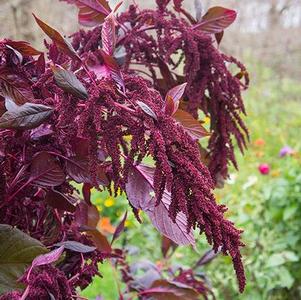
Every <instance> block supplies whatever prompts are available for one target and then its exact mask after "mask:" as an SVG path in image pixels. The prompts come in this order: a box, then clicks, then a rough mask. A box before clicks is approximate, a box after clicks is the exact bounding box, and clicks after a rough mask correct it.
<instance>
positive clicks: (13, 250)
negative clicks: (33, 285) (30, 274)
mask: <svg viewBox="0 0 301 300" xmlns="http://www.w3.org/2000/svg"><path fill="white" fill-rule="evenodd" d="M46 252H48V250H47V248H45V247H44V246H43V244H42V243H40V242H39V241H38V240H36V239H33V238H32V237H30V236H29V235H27V234H25V233H24V232H22V231H21V230H19V229H17V228H14V227H12V226H10V225H6V224H0V294H2V293H6V292H8V291H11V290H15V289H20V288H22V285H21V284H20V283H17V279H18V278H19V277H20V276H21V275H22V274H23V273H24V271H25V269H26V267H28V266H30V264H31V262H32V261H33V260H34V258H35V257H36V256H38V255H40V254H43V253H46Z"/></svg>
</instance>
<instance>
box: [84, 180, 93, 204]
mask: <svg viewBox="0 0 301 300" xmlns="http://www.w3.org/2000/svg"><path fill="white" fill-rule="evenodd" d="M91 189H92V185H90V184H89V183H84V184H83V187H82V193H83V197H84V200H85V202H86V203H87V204H88V205H92V203H91Z"/></svg>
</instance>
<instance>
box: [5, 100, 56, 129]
mask: <svg viewBox="0 0 301 300" xmlns="http://www.w3.org/2000/svg"><path fill="white" fill-rule="evenodd" d="M52 112H53V109H52V108H51V107H48V106H45V105H42V104H34V103H25V104H23V105H21V106H17V105H15V106H14V108H13V109H11V110H8V111H7V112H5V113H4V114H3V115H2V116H1V117H0V128H10V129H32V128H35V127H38V126H39V125H41V124H42V123H43V122H44V121H45V120H46V119H47V118H49V116H50V115H51V114H52Z"/></svg>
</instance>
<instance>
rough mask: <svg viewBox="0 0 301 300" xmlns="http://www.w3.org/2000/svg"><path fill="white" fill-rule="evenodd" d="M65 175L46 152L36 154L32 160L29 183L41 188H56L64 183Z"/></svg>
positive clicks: (57, 163)
mask: <svg viewBox="0 0 301 300" xmlns="http://www.w3.org/2000/svg"><path fill="white" fill-rule="evenodd" d="M65 178H66V176H65V174H64V171H63V169H62V168H61V166H60V164H59V162H58V160H57V159H56V158H55V157H54V156H53V155H51V154H49V153H47V152H44V151H43V152H40V153H38V154H37V155H36V156H35V157H34V158H33V160H32V163H31V169H30V181H31V182H34V183H36V184H38V185H41V186H57V185H60V184H62V183H63V182H64V181H65Z"/></svg>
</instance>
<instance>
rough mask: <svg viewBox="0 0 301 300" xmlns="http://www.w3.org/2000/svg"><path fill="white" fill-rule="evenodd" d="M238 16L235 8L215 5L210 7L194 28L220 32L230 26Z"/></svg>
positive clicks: (208, 31)
mask: <svg viewBox="0 0 301 300" xmlns="http://www.w3.org/2000/svg"><path fill="white" fill-rule="evenodd" d="M236 16H237V13H236V11H235V10H232V9H227V8H224V7H220V6H215V7H212V8H210V9H209V10H208V11H207V13H206V14H205V15H204V16H203V18H202V19H201V21H200V22H199V23H198V24H196V25H195V26H194V27H193V28H194V29H197V30H202V31H204V32H206V33H213V34H215V33H219V32H221V31H223V30H224V29H226V28H227V27H229V26H230V25H231V24H232V23H233V22H234V21H235V19H236Z"/></svg>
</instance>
